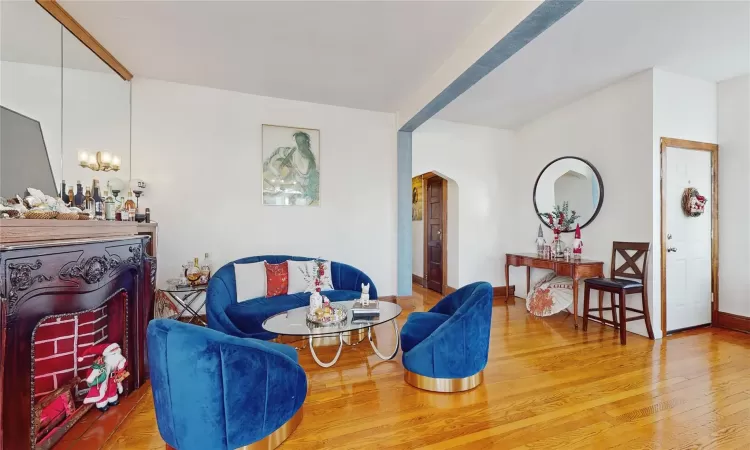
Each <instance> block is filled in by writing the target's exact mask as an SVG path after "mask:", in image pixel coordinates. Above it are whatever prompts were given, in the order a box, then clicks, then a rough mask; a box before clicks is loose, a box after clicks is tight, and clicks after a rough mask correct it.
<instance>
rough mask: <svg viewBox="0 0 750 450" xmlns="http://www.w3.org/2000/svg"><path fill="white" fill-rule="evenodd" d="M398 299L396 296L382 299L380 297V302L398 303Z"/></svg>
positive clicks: (387, 296)
mask: <svg viewBox="0 0 750 450" xmlns="http://www.w3.org/2000/svg"><path fill="white" fill-rule="evenodd" d="M397 299H398V297H397V296H395V295H384V296H382V297H378V300H379V301H381V302H390V303H396V300H397Z"/></svg>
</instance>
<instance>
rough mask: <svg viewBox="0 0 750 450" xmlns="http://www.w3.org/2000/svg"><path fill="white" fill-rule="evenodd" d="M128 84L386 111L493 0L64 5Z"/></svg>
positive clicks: (445, 54)
mask: <svg viewBox="0 0 750 450" xmlns="http://www.w3.org/2000/svg"><path fill="white" fill-rule="evenodd" d="M61 4H62V5H63V7H64V8H65V9H67V10H68V11H69V12H70V14H71V15H72V16H73V17H75V18H76V20H78V21H79V22H80V23H81V24H82V25H83V26H84V27H85V28H86V29H87V30H88V31H89V32H90V33H91V34H93V35H94V36H96V38H97V39H98V40H99V41H100V42H101V43H102V44H103V45H104V46H105V47H106V48H107V49H108V50H109V51H110V52H111V53H112V54H113V55H115V57H116V58H117V59H118V60H119V61H120V62H121V63H122V64H123V65H125V67H127V68H128V70H130V71H131V72H133V74H134V75H135V76H136V77H138V76H142V77H149V78H156V79H161V80H168V81H176V82H181V83H187V84H193V85H200V86H209V87H215V88H221V89H228V90H233V91H239V92H246V93H250V94H258V95H265V96H271V97H279V98H288V99H294V100H303V101H309V102H315V103H323V104H332V105H340V106H348V107H353V108H361V109H369V110H376V111H390V112H393V111H396V109H397V107H398V104H399V101H400V100H402V99H403V97H404V96H406V95H408V94H409V93H410V92H411V91H413V90H415V89H417V88H418V87H419V86H420V85H421V84H422V83H423V82H424V80H426V79H427V78H428V77H429V76H430V75H431V74H432V73H433V72H434V71H435V70H437V68H438V67H439V66H440V65H441V63H442V62H443V61H444V60H445V59H446V58H447V57H448V56H449V55H450V54H451V53H452V52H453V50H454V49H455V46H456V45H457V43H458V42H461V41H462V40H464V39H466V37H467V36H468V35H469V34H470V33H471V31H472V29H473V28H474V27H475V26H476V25H477V24H478V23H479V22H480V21H481V20H482V19H484V17H486V16H487V14H489V12H490V11H491V10H492V8H494V7H495V6H496V5H497V4H496V3H495V2H475V1H455V2H445V1H416V2H387V1H370V2H306V1H302V2H286V1H284V2H279V1H275V2H274V1H270V2H257V1H226V2H224V1H93V2H92V1H70V0H62V1H61Z"/></svg>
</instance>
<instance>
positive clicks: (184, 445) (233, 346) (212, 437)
mask: <svg viewBox="0 0 750 450" xmlns="http://www.w3.org/2000/svg"><path fill="white" fill-rule="evenodd" d="M146 334H147V345H148V361H149V365H150V371H151V389H152V391H153V394H154V407H155V409H156V421H157V423H158V426H159V433H160V434H161V437H162V438H163V439H164V441H166V442H167V444H168V445H170V446H171V447H173V448H176V449H178V450H209V449H210V450H225V449H226V450H230V449H231V450H234V449H237V448H248V449H251V448H263V449H270V448H275V447H276V446H278V445H279V444H280V443H281V442H283V441H284V439H286V438H287V437H288V436H289V435H290V434H291V433H292V432H293V431H294V429H295V428H296V427H297V425H299V423H300V421H301V420H302V402H303V401H304V400H305V396H306V395H307V377H306V376H305V372H304V371H303V370H302V367H300V365H299V364H298V363H297V352H296V351H295V350H294V349H293V348H292V347H289V346H286V345H282V344H276V343H272V342H265V341H259V340H256V339H242V338H238V337H234V336H228V335H226V334H223V333H219V332H218V331H214V330H210V329H208V328H203V327H199V326H196V325H188V324H184V323H182V322H178V321H176V320H166V319H156V320H153V321H151V323H149V325H148V331H147V333H146ZM244 446H247V447H244Z"/></svg>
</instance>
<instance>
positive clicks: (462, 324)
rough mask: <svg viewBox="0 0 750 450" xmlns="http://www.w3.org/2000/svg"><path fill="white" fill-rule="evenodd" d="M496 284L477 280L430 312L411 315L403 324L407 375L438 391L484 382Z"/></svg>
mask: <svg viewBox="0 0 750 450" xmlns="http://www.w3.org/2000/svg"><path fill="white" fill-rule="evenodd" d="M491 319H492V286H491V285H490V284H489V283H485V282H478V283H472V284H469V285H467V286H464V287H462V288H461V289H459V290H457V291H455V292H453V293H451V294H449V295H448V296H446V297H445V298H443V299H442V300H440V302H438V304H437V305H435V306H434V307H433V308H432V309H431V310H430V311H429V312H414V313H411V314H410V315H409V318H408V319H407V320H406V323H405V324H404V327H403V328H402V330H401V350H402V351H403V363H404V369H405V373H404V380H406V382H407V383H409V384H410V385H412V386H415V387H418V388H420V389H425V390H428V391H435V392H460V391H467V390H469V389H473V388H475V387H477V386H479V385H480V384H481V383H482V379H483V377H482V373H483V370H484V367H485V366H486V365H487V355H488V353H489V347H490V322H491Z"/></svg>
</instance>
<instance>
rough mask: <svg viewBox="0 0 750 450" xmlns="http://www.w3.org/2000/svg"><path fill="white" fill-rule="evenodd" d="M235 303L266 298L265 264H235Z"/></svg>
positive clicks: (262, 262)
mask: <svg viewBox="0 0 750 450" xmlns="http://www.w3.org/2000/svg"><path fill="white" fill-rule="evenodd" d="M234 276H235V279H236V280H237V281H236V283H237V302H238V303H242V302H244V301H247V300H250V299H253V298H258V297H265V296H266V262H265V261H260V262H256V263H249V264H235V265H234Z"/></svg>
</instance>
